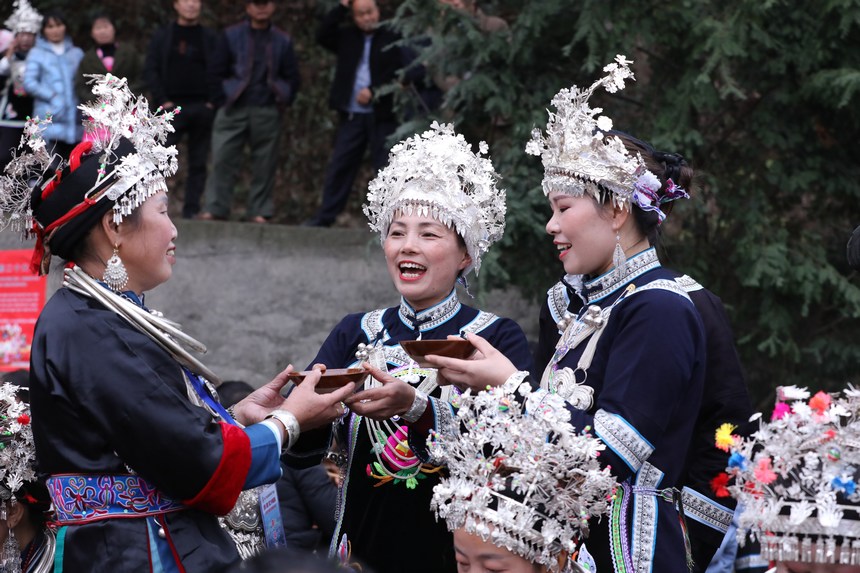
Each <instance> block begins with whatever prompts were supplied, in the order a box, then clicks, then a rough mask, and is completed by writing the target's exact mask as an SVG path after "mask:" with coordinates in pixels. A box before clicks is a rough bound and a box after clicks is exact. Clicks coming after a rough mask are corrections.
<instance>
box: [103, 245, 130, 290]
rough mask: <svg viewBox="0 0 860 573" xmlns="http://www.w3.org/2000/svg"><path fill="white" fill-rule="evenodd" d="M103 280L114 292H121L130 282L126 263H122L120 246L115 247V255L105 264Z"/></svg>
mask: <svg viewBox="0 0 860 573" xmlns="http://www.w3.org/2000/svg"><path fill="white" fill-rule="evenodd" d="M102 280H103V281H104V283H105V284H106V285H107V286H108V288H109V289H111V290H112V291H114V292H120V291H121V290H122V289H124V288H125V285H127V284H128V273H127V272H126V270H125V265H124V264H122V259H121V258H119V247H118V246H114V248H113V255H111V257H110V258H109V259H108V262H107V264H106V265H105V274H104V275H102Z"/></svg>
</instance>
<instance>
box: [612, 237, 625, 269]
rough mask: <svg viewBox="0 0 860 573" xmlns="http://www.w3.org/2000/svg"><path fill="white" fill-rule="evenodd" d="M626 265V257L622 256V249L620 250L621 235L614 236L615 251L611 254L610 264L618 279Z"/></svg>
mask: <svg viewBox="0 0 860 573" xmlns="http://www.w3.org/2000/svg"><path fill="white" fill-rule="evenodd" d="M626 263H627V255H625V254H624V249H622V248H621V235H620V234H618V233H616V234H615V251H614V252H613V253H612V264H613V265H614V266H615V272H616V274H617V275H618V277H619V278H620V277H621V272H622V268H623V267H624V265H625V264H626Z"/></svg>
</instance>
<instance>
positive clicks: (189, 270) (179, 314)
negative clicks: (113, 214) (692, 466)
mask: <svg viewBox="0 0 860 573" xmlns="http://www.w3.org/2000/svg"><path fill="white" fill-rule="evenodd" d="M176 226H177V228H178V230H179V237H178V239H177V241H176V245H177V248H176V257H177V264H176V266H175V267H174V272H173V277H172V278H171V279H170V281H168V282H167V283H166V284H164V285H161V286H160V287H158V288H157V289H155V290H154V291H152V292H151V293H147V295H146V303H147V305H148V306H150V307H152V308H156V309H158V310H161V311H162V312H164V314H165V316H166V317H168V318H170V319H172V320H176V321H178V322H180V323H181V324H182V326H183V329H184V330H185V331H186V332H187V333H188V334H190V335H191V336H194V337H195V338H197V339H199V340H200V341H201V342H203V343H204V344H206V345H207V346H208V348H209V352H208V353H207V354H206V355H205V356H204V357H203V358H202V360H203V362H204V363H205V364H207V365H208V366H209V367H210V368H211V369H212V370H214V371H215V372H216V373H218V374H219V375H220V376H221V377H222V379H223V380H246V381H248V382H250V383H251V384H253V385H255V386H257V385H260V384H262V383H264V382H266V381H268V380H270V379H271V378H272V376H273V375H274V374H275V373H277V372H278V371H279V370H280V369H282V368H284V367H285V366H286V365H287V364H289V363H293V364H294V365H295V366H296V368H300V369H301V368H304V367H305V366H306V365H307V364H308V363H309V362H310V361H311V360H312V359H313V357H314V356H315V355H316V351H317V349H318V348H319V347H320V345H321V344H322V342H323V341H324V340H325V337H326V335H327V334H328V332H329V331H330V330H331V329H332V328H333V327H334V326H335V324H337V322H338V321H339V320H340V319H341V318H342V317H343V316H344V315H346V314H349V313H352V312H361V311H367V310H371V309H374V308H381V307H383V306H392V305H394V304H397V302H398V301H399V296H398V295H397V292H396V291H395V290H394V288H393V287H392V286H391V280H390V279H389V277H388V273H387V271H386V268H385V261H384V259H383V256H382V249H381V248H380V245H379V240H378V236H377V235H375V234H371V233H370V232H369V231H367V230H364V229H319V228H304V227H293V226H286V225H253V224H249V223H232V222H231V223H222V222H198V221H176ZM30 246H31V244H30V243H26V244H22V243H20V242H19V241H18V240H17V237H16V236H14V234H13V233H10V232H4V233H0V249H20V248H29V247H30ZM55 264H56V263H55ZM60 275H61V273H60V272H57V271H55V270H53V269H52V271H51V275H50V277H49V291H50V292H52V291H53V290H55V289H56V288H58V287H59V282H60ZM462 299H463V301H464V302H466V304H475V305H477V306H480V307H481V308H483V309H485V310H489V311H492V312H495V313H496V314H500V315H502V316H507V317H510V318H513V319H514V320H516V321H517V322H519V323H520V325H521V326H522V327H523V329H524V330H525V331H526V334H527V335H528V337H529V340H530V341H533V342H536V341H537V307H536V305H535V304H533V303H532V302H531V301H525V300H524V299H523V298H522V297H521V296H520V295H519V294H518V293H515V292H503V291H497V292H491V293H486V294H482V295H481V296H480V297H479V299H478V301H479V302H477V303H476V301H471V302H469V299H468V297H467V296H465V295H463V296H462ZM94 358H97V350H94Z"/></svg>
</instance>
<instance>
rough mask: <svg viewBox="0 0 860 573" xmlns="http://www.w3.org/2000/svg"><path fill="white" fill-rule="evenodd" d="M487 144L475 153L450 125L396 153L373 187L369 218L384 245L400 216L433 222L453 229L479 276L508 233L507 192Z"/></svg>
mask: <svg viewBox="0 0 860 573" xmlns="http://www.w3.org/2000/svg"><path fill="white" fill-rule="evenodd" d="M486 153H487V144H486V143H484V142H481V144H480V145H479V151H478V153H475V152H473V151H472V149H471V147H470V146H469V144H468V143H467V142H466V140H465V138H464V137H463V136H462V135H459V134H456V133H454V128H453V126H451V125H450V124H443V125H440V124H438V123H436V122H433V124H432V125H431V126H430V130H428V131H425V132H424V133H422V134H419V135H415V136H413V137H410V138H408V139H406V140H404V141H401V142H400V143H398V144H397V145H395V146H394V147H393V148H392V149H391V154H390V156H389V159H388V165H387V166H386V167H384V168H383V169H381V170H380V171H379V173H378V174H377V176H376V178H375V179H373V180H372V181H371V182H370V184H369V185H368V193H367V203H366V204H365V205H364V213H365V215H367V219H368V221H369V222H370V228H371V229H373V230H374V231H377V232H379V233H380V235H381V240H382V241H384V240H385V237H386V235H387V234H388V228H389V227H390V226H391V221H392V220H393V219H394V215H395V214H396V213H397V212H398V211H402V212H404V213H406V214H409V215H412V214H417V215H421V216H427V217H432V218H434V219H436V220H438V221H440V222H441V223H444V224H445V225H447V226H449V227H451V228H453V229H454V230H455V231H456V232H457V233H458V234H459V235H460V236H461V237H462V238H463V240H464V242H465V243H466V249H467V251H468V253H469V256H470V257H471V258H472V264H471V266H470V267H467V268H466V269H465V272H464V274H467V273H468V272H469V271H470V270H472V268H474V270H475V273H476V274H477V273H478V270H479V269H480V267H481V257H482V256H483V255H484V253H486V252H487V250H488V249H489V248H490V245H492V244H493V243H494V242H496V241H498V240H499V239H501V237H502V235H503V234H504V231H505V191H504V189H498V188H497V187H496V181H497V180H498V179H499V175H498V174H497V173H496V171H495V169H494V168H493V164H492V163H491V162H490V160H489V159H488V158H486V157H482V156H483V155H486Z"/></svg>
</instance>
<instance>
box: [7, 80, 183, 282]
mask: <svg viewBox="0 0 860 573" xmlns="http://www.w3.org/2000/svg"><path fill="white" fill-rule="evenodd" d="M89 77H90V78H92V79H91V81H90V83H91V84H92V86H93V87H92V91H93V94H94V95H95V97H96V99H95V100H94V101H92V102H90V103H88V104H84V105H81V106H79V108H80V109H81V111H82V112H83V116H84V118H85V119H84V131H85V135H84V141H83V142H82V143H81V144H79V145H78V146H76V147H75V149H74V151H72V153H71V155H70V157H68V158H63V157H59V156H52V155H51V154H50V153H49V152H48V151H47V150H46V147H45V141H44V140H43V138H42V131H43V130H44V126H45V125H47V124H48V123H50V121H51V118H50V117H46V118H45V119H43V120H39V119H38V118H35V119H30V120H28V121H27V123H26V125H25V128H24V135H23V137H22V140H21V143H20V145H19V146H18V149H17V150H16V152H15V155H14V157H13V159H12V161H11V162H10V163H9V164H8V165H7V166H6V169H5V171H4V174H3V176H2V177H0V230H2V229H5V228H6V227H9V226H11V227H12V228H13V229H17V230H20V231H23V232H24V234H25V238H26V236H27V235H30V234H34V235H35V236H36V238H37V241H38V244H37V246H36V252H35V253H34V257H33V265H32V266H33V270H34V271H37V270H38V271H40V272H42V273H45V272H47V265H48V262H49V261H50V255H51V252H52V251H53V252H56V253H58V254H61V255H62V256H66V254H68V252H69V251H70V249H71V248H72V247H73V246H74V244H75V243H76V241H78V240H80V238H81V237H82V236H84V235H85V234H86V231H88V230H89V228H91V227H92V225H93V224H95V220H94V219H93V218H92V217H94V216H98V215H100V214H101V213H105V212H107V211H108V210H109V209H111V208H112V209H113V220H114V222H115V223H117V224H118V223H121V222H122V220H123V218H124V217H125V216H127V215H128V214H130V213H131V212H132V211H133V210H134V209H135V208H137V207H138V206H140V205H141V204H142V203H143V202H144V201H146V200H147V199H148V198H149V197H151V196H152V195H154V194H155V193H157V192H159V191H167V185H166V183H165V178H166V177H169V176H170V175H173V174H174V173H176V169H177V160H176V148H175V147H174V146H170V147H166V146H165V145H164V144H165V141H166V138H167V135H168V134H169V133H170V132H172V131H173V126H172V125H171V122H172V120H173V116H174V113H176V112H166V113H164V112H162V110H161V108H159V109H158V110H156V112H155V113H152V112H150V110H149V105H148V103H147V101H146V99H145V98H143V97H138V96H136V95H134V94H133V93H132V92H131V91H130V90H129V89H128V85H127V82H126V80H125V78H118V77H116V76H112V75H111V74H105V75H92V76H89ZM178 111H179V110H178V108H177V112H178ZM46 180H47V181H46ZM55 191H56V193H55Z"/></svg>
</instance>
